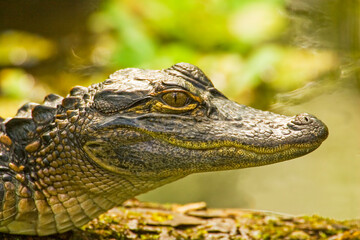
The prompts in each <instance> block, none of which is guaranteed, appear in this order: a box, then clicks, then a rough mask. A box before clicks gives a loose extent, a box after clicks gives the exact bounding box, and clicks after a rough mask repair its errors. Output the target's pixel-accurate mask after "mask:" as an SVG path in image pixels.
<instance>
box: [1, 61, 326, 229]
mask: <svg viewBox="0 0 360 240" xmlns="http://www.w3.org/2000/svg"><path fill="white" fill-rule="evenodd" d="M327 135H328V131H327V128H326V126H325V125H324V124H323V123H322V122H321V121H320V120H318V119H316V118H315V117H314V116H312V115H309V114H305V113H303V114H299V115H296V116H293V117H287V116H282V115H278V114H275V113H271V112H264V111H260V110H256V109H253V108H250V107H247V106H244V105H240V104H237V103H235V102H232V101H230V100H228V99H227V98H226V97H225V96H224V95H223V94H221V93H220V92H219V91H218V90H216V89H215V88H214V86H213V85H212V83H211V81H210V80H209V79H208V78H207V77H206V76H205V75H204V74H203V72H202V71H201V70H200V69H198V68H197V67H195V66H193V65H191V64H187V63H180V64H176V65H174V66H173V67H171V68H169V69H165V70H157V71H154V70H142V69H124V70H120V71H117V72H115V73H114V74H112V75H111V76H110V78H109V79H108V80H106V81H105V82H102V83H99V84H95V85H92V86H90V87H88V88H85V87H74V88H73V89H72V90H71V91H70V94H69V95H68V96H67V97H66V98H62V97H59V96H57V95H54V94H51V95H48V96H47V97H46V98H45V101H44V104H42V105H37V104H34V103H29V104H26V105H24V106H23V107H22V108H20V109H19V111H18V114H17V116H15V117H14V118H12V119H7V120H5V121H3V122H2V123H1V129H0V153H1V155H0V200H1V204H0V208H1V209H0V232H5V233H12V234H26V235H49V234H54V233H62V232H65V231H68V230H71V229H73V228H75V227H80V226H82V225H83V224H85V223H87V222H88V221H89V220H91V219H93V218H94V217H96V216H98V215H99V214H101V213H103V212H105V211H106V210H108V209H110V208H112V207H114V206H115V205H118V204H121V203H122V202H123V201H125V200H126V199H129V198H132V197H134V196H136V195H138V194H140V193H144V192H147V191H149V190H151V189H154V188H156V187H159V186H161V185H164V184H166V183H169V182H172V181H174V180H176V179H179V178H182V177H184V176H186V175H189V174H191V173H195V172H205V171H218V170H226V169H237V168H245V167H253V166H260V165H265V164H271V163H276V162H280V161H284V160H288V159H292V158H295V157H299V156H302V155H304V154H307V153H309V152H311V151H313V150H315V149H316V148H317V147H318V146H319V145H320V144H321V142H322V141H323V140H325V138H326V137H327Z"/></svg>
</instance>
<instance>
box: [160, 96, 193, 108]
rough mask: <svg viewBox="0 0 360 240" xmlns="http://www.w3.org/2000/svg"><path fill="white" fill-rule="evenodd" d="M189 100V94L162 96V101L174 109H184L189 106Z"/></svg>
mask: <svg viewBox="0 0 360 240" xmlns="http://www.w3.org/2000/svg"><path fill="white" fill-rule="evenodd" d="M188 99H189V97H188V96H187V94H185V93H182V92H170V93H165V94H164V95H163V96H162V100H163V101H164V102H165V103H166V104H167V105H169V106H172V107H184V106H186V105H187V103H188Z"/></svg>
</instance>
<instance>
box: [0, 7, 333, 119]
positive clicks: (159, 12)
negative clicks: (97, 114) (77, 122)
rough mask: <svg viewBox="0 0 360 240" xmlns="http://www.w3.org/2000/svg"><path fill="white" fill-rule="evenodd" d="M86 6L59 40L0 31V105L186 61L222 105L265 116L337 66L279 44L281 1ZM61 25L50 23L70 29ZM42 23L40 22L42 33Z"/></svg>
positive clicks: (286, 24) (285, 32)
mask: <svg viewBox="0 0 360 240" xmlns="http://www.w3.org/2000/svg"><path fill="white" fill-rule="evenodd" d="M89 4H94V5H95V4H96V7H95V8H94V10H93V11H91V12H90V13H89V14H88V17H86V18H84V22H83V23H79V22H76V25H79V26H81V29H79V30H78V31H74V32H69V33H64V34H63V35H62V36H60V37H59V36H54V35H55V34H53V35H52V34H51V33H50V34H39V33H37V31H33V32H29V31H23V30H22V29H21V28H6V26H2V28H3V29H0V30H1V32H0V66H1V67H2V70H0V86H1V89H0V94H1V97H2V100H1V99H0V101H4V99H5V101H8V100H9V101H10V100H12V99H18V100H19V101H20V100H22V101H29V100H31V101H41V100H42V98H43V97H44V95H45V92H50V91H52V92H56V93H59V94H63V95H64V94H66V93H67V91H68V89H69V88H70V87H72V86H73V85H76V84H81V85H88V84H91V83H93V82H98V81H103V80H104V79H105V78H106V77H107V75H108V74H109V73H111V72H112V71H115V70H117V69H120V68H125V67H142V68H153V69H161V68H166V67H169V66H171V65H172V64H174V63H176V62H190V63H193V64H195V65H198V66H200V67H201V68H202V69H203V70H204V71H205V72H206V73H207V74H208V75H209V77H210V78H211V79H212V80H213V82H214V84H215V85H216V86H217V87H218V88H219V89H220V90H222V91H225V93H226V95H228V96H229V97H231V98H233V99H236V100H238V101H240V102H242V103H245V104H250V105H254V106H256V107H261V108H267V107H268V106H269V104H270V103H271V101H272V99H273V98H274V95H275V94H277V93H279V92H288V91H292V90H294V89H296V88H299V87H302V86H304V85H305V84H306V83H308V82H310V81H313V80H315V79H316V78H317V77H318V76H320V75H321V74H323V73H324V72H327V71H330V70H331V69H332V68H333V67H334V66H335V65H336V63H337V56H336V55H334V54H332V52H331V51H329V50H317V51H313V50H311V49H305V48H304V49H299V48H297V47H296V46H293V45H291V44H289V41H287V39H289V28H291V23H290V20H289V18H288V17H287V12H286V10H285V7H286V5H285V1H284V0H272V1H270V0H256V1H250V0H246V1H245V0H243V1H237V0H228V1H222V0H210V1H205V0H199V1H193V0H184V1H176V0H151V1H148V0H139V1H131V0H107V1H103V2H101V3H100V2H91V3H89ZM18 7H19V8H21V4H19V6H18ZM33 7H34V8H36V5H35V6H33ZM62 10H66V9H62ZM82 10H84V11H85V8H84V9H81V8H79V10H78V11H82ZM34 11H36V9H34ZM59 11H60V10H59ZM5 17H9V18H11V17H12V18H16V16H13V15H11V16H5ZM32 17H36V16H32ZM42 17H43V16H42ZM40 20H41V19H40ZM71 20H72V19H60V18H59V19H58V21H64V24H68V25H71V24H75V23H72V22H71ZM77 20H78V19H77ZM51 21H54V20H48V19H43V23H44V25H45V24H46V25H49V24H52V23H51ZM55 21H56V20H55ZM37 22H39V21H37ZM23 24H24V29H29V27H28V26H26V27H25V25H29V24H30V25H31V21H29V22H24V23H23ZM55 25H56V24H55ZM32 27H33V28H34V26H32ZM36 27H38V28H39V29H41V27H42V26H40V25H39V26H35V29H36ZM54 32H56V31H54ZM19 101H15V103H16V104H18V102H19ZM20 102H21V101H20ZM13 108H14V110H10V111H9V107H6V108H2V107H0V114H1V115H3V116H11V115H13V114H14V113H15V109H16V107H15V106H13Z"/></svg>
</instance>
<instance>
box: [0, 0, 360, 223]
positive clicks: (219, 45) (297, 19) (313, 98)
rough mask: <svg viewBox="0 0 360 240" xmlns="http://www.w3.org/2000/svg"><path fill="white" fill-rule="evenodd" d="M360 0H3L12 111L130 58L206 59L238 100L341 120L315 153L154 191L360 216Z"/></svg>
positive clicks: (148, 64) (3, 83) (5, 86)
mask: <svg viewBox="0 0 360 240" xmlns="http://www.w3.org/2000/svg"><path fill="white" fill-rule="evenodd" d="M359 19H360V7H359V1H358V0H345V1H344V0H331V1H329V0H313V1H312V0H301V1H300V0H298V1H296V0H293V1H285V0H183V1H176V0H137V1H133V0H106V1H100V0H86V1H85V0H78V1H72V0H61V1H60V0H55V1H28V0H13V1H0V116H2V117H4V118H6V117H11V116H13V115H14V114H15V113H16V110H17V108H18V107H19V106H21V105H22V104H23V103H26V102H28V101H35V102H41V101H42V99H43V98H44V96H46V94H48V93H50V92H54V93H57V94H60V95H66V94H67V93H68V90H69V89H70V88H71V87H72V86H74V85H83V86H87V85H90V84H91V83H95V82H99V81H103V80H104V79H106V78H107V76H108V75H109V74H110V73H112V72H113V71H115V70H117V69H120V68H126V67H141V68H151V69H162V68H167V67H170V66H171V65H173V64H174V63H177V62H189V63H192V64H195V65H197V66H199V67H200V68H201V69H203V70H204V72H205V73H206V74H207V75H208V76H209V77H210V79H212V81H213V83H214V85H215V86H216V87H217V88H218V89H219V90H221V91H223V92H224V93H225V95H226V96H228V97H229V98H231V99H233V100H235V101H237V102H239V103H242V104H247V105H250V106H253V107H256V108H260V109H264V110H272V111H275V112H278V113H283V114H289V115H291V114H296V113H299V112H310V113H312V114H314V115H316V116H318V117H319V118H320V119H322V120H323V121H324V122H325V123H326V124H327V125H328V127H329V129H330V136H329V139H328V140H327V141H326V142H325V143H324V144H323V145H322V146H321V147H320V148H319V149H318V150H317V151H315V152H314V153H312V154H310V155H308V156H305V157H302V158H299V159H297V160H294V161H289V162H284V163H280V164H276V165H272V166H265V167H261V168H254V169H243V170H235V171H227V172H217V173H205V174H197V175H193V176H189V177H187V178H184V179H182V180H180V181H178V182H175V183H173V184H169V185H167V186H165V187H162V188H160V189H158V190H155V191H152V192H150V193H148V194H144V195H142V196H140V199H142V200H148V201H159V202H178V203H187V202H193V201H206V202H207V203H208V205H209V206H211V207H241V208H253V209H263V210H269V211H276V212H285V213H289V214H320V215H323V216H329V217H335V218H359V217H360V136H359V135H360V131H359V130H360V127H359V123H360V107H359V103H360V95H359V86H360V80H359V65H360V59H359V45H360V41H359V39H360V34H359V29H360V25H359Z"/></svg>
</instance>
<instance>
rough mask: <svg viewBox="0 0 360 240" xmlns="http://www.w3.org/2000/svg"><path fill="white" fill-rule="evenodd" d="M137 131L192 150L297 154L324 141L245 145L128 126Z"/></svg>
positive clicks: (307, 150)
mask: <svg viewBox="0 0 360 240" xmlns="http://www.w3.org/2000/svg"><path fill="white" fill-rule="evenodd" d="M126 128H127V129H131V130H134V131H137V132H141V133H144V134H146V135H148V136H150V137H152V138H154V139H158V140H162V141H164V142H167V143H169V144H171V145H174V146H178V147H182V148H186V149H191V150H216V149H221V148H226V149H227V150H230V151H232V149H236V150H237V151H239V150H243V151H246V152H249V153H254V154H259V155H260V154H264V155H266V154H276V153H278V154H280V153H286V152H287V153H289V154H291V153H292V154H296V152H311V151H313V150H315V149H316V148H318V147H319V146H320V145H321V142H322V141H317V142H315V141H314V142H311V143H293V144H290V143H287V144H283V145H279V146H274V147H260V146H255V145H245V144H242V143H240V142H234V141H228V140H224V141H211V140H210V141H191V140H182V139H178V138H176V137H175V136H171V135H169V134H166V133H156V132H152V131H149V130H146V129H142V128H137V127H129V126H127V127H126Z"/></svg>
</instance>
